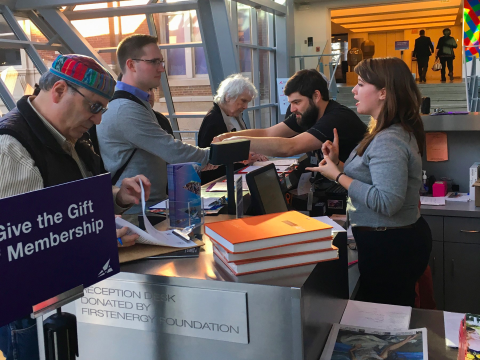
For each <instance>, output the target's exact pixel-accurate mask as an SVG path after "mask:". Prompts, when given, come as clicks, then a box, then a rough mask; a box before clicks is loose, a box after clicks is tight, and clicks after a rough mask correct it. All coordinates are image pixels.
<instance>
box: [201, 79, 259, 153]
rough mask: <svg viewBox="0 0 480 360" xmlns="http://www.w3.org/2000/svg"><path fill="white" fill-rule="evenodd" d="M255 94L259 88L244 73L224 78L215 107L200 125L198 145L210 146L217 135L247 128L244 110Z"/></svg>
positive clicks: (214, 103) (214, 100) (215, 99)
mask: <svg viewBox="0 0 480 360" xmlns="http://www.w3.org/2000/svg"><path fill="white" fill-rule="evenodd" d="M255 96H257V89H255V86H254V85H253V84H252V82H251V81H250V80H249V79H248V78H246V77H244V76H243V75H241V74H233V75H230V76H229V77H227V78H226V79H225V80H223V81H222V82H221V83H220V86H219V87H218V90H217V93H216V94H215V96H214V98H213V107H212V108H211V109H210V111H209V112H208V113H207V115H206V116H205V118H204V119H203V122H202V125H201V126H200V131H199V133H198V146H200V147H209V146H210V144H211V142H212V140H213V138H214V137H215V136H217V135H220V134H223V133H226V132H231V131H240V130H246V128H247V127H246V126H245V122H244V121H243V119H242V112H243V110H245V109H246V108H247V107H248V103H249V102H250V101H252V99H253V98H254V97H255Z"/></svg>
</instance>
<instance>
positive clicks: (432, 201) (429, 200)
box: [420, 196, 445, 205]
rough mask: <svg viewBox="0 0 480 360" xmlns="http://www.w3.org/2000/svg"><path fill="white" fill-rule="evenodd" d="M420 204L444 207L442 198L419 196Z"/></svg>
mask: <svg viewBox="0 0 480 360" xmlns="http://www.w3.org/2000/svg"><path fill="white" fill-rule="evenodd" d="M420 203H421V204H422V205H445V198H444V197H430V196H420Z"/></svg>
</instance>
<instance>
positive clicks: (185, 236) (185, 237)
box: [172, 230, 190, 244]
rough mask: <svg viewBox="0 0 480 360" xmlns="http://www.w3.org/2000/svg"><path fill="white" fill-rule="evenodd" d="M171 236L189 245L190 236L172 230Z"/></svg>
mask: <svg viewBox="0 0 480 360" xmlns="http://www.w3.org/2000/svg"><path fill="white" fill-rule="evenodd" d="M172 234H173V235H175V236H177V237H179V238H180V239H182V240H183V241H184V242H186V243H187V244H188V243H190V236H188V235H187V234H184V233H183V232H181V231H179V230H173V231H172Z"/></svg>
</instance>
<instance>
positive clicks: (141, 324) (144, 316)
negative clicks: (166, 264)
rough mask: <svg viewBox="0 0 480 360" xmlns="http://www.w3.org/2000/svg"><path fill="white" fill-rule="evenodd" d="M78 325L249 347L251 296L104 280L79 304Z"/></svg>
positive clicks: (79, 301) (87, 291)
mask: <svg viewBox="0 0 480 360" xmlns="http://www.w3.org/2000/svg"><path fill="white" fill-rule="evenodd" d="M75 306H76V315H77V320H78V321H80V322H85V323H90V324H97V325H107V326H116V327H122V328H127V329H137V330H146V331H156V332H163V333H168V334H176V335H184V336H191V337H197V338H203V339H213V340H220V341H229V342H235V343H241V344H248V342H249V337H248V322H247V294H246V293H245V292H239V291H224V290H213V289H203V288H192V287H182V286H172V285H153V284H146V283H137V282H128V281H122V280H115V279H109V280H104V281H102V282H100V283H98V284H96V285H94V286H91V287H89V288H88V289H85V295H84V297H83V298H81V299H78V300H77V301H76V302H75Z"/></svg>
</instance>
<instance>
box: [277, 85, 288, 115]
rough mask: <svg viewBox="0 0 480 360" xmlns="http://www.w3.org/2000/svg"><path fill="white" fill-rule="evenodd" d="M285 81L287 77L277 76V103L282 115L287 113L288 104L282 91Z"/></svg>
mask: <svg viewBox="0 0 480 360" xmlns="http://www.w3.org/2000/svg"><path fill="white" fill-rule="evenodd" d="M287 81H288V78H277V91H278V104H279V105H280V114H282V115H284V114H286V113H287V109H288V105H289V102H288V97H287V95H285V94H284V92H283V90H284V89H285V85H286V84H287Z"/></svg>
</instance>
